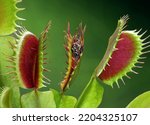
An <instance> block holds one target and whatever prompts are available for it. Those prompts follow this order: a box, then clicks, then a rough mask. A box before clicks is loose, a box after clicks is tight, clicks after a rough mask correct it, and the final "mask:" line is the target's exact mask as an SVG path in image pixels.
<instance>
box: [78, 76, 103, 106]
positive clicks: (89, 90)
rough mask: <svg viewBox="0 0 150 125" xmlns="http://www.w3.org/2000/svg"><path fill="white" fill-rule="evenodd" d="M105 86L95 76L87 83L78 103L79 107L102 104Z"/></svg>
mask: <svg viewBox="0 0 150 125" xmlns="http://www.w3.org/2000/svg"><path fill="white" fill-rule="evenodd" d="M103 93H104V88H103V87H102V86H101V85H100V83H99V82H98V81H97V79H96V78H95V77H93V76H92V77H91V80H90V81H89V83H88V84H87V86H86V88H85V89H84V91H83V92H82V94H81V96H80V97H79V99H78V102H77V104H76V107H77V108H96V107H98V106H99V105H100V103H101V101H102V98H103Z"/></svg>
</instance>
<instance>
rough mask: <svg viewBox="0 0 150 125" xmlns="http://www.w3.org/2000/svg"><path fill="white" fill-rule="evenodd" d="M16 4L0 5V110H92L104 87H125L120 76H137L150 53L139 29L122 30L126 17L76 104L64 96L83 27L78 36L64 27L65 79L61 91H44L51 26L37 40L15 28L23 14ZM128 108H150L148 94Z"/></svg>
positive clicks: (80, 49) (81, 46)
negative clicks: (121, 85) (147, 54)
mask: <svg viewBox="0 0 150 125" xmlns="http://www.w3.org/2000/svg"><path fill="white" fill-rule="evenodd" d="M18 2H21V0H7V1H6V0H0V12H1V15H0V19H1V20H0V35H1V37H0V73H1V76H0V87H1V88H2V89H1V90H0V93H1V95H0V107H2V108H3V107H22V108H25V107H28V108H29V107H41V108H46V107H47V108H96V107H98V106H99V105H100V104H101V102H102V99H103V93H104V87H103V84H107V85H109V86H111V87H113V85H114V84H117V85H118V87H119V84H118V80H120V79H121V80H122V82H123V83H124V84H125V82H124V80H123V77H124V76H126V77H128V78H130V77H129V76H128V73H129V72H133V73H135V74H137V72H136V71H134V69H136V68H142V67H141V64H143V61H140V60H142V59H145V57H144V56H143V55H144V54H146V53H148V52H149V51H148V50H147V48H148V47H150V42H146V41H147V39H148V37H149V36H148V37H146V38H143V35H144V34H145V32H144V33H141V30H139V31H136V30H125V28H126V23H127V21H128V19H129V18H128V15H126V16H123V17H122V18H120V19H119V21H118V25H117V28H116V30H115V31H114V33H113V34H112V36H111V37H110V38H109V42H108V47H107V50H106V53H105V55H104V57H103V59H102V60H101V61H100V63H99V65H98V66H97V67H96V69H95V70H94V72H93V74H92V76H91V78H90V81H89V82H88V83H87V85H86V87H85V88H84V90H83V92H82V93H81V95H80V96H79V97H78V99H77V98H76V97H73V96H70V95H66V94H65V92H66V91H67V89H69V86H70V83H71V81H72V77H73V75H74V72H76V69H77V68H79V67H78V65H79V63H80V60H81V57H82V54H83V53H84V33H85V27H83V26H82V24H80V25H79V28H78V30H77V32H76V33H75V34H74V35H71V31H70V24H69V23H68V28H67V32H66V34H65V38H66V44H65V45H64V48H65V50H66V53H67V57H68V61H67V68H66V73H65V76H64V79H63V80H62V81H61V82H60V89H61V90H60V92H58V91H56V90H54V89H52V88H50V87H48V86H47V84H49V83H50V82H51V81H50V80H49V79H48V78H47V77H46V76H44V74H43V72H44V71H48V69H46V68H45V67H44V65H45V64H46V63H47V62H46V57H45V56H46V52H45V50H46V48H47V45H46V40H47V34H48V30H49V29H50V26H51V23H50V22H49V23H48V25H47V26H46V28H45V29H44V31H43V32H42V33H41V35H40V37H39V38H38V37H37V36H36V35H34V34H33V33H31V32H29V31H28V30H27V29H26V28H24V27H23V26H19V25H17V24H16V21H17V20H23V19H22V18H19V17H18V16H17V13H18V11H20V10H23V9H21V8H17V7H16V4H17V3H18ZM8 8H9V9H8ZM85 42H86V41H85ZM70 89H72V88H70ZM141 102H142V103H141ZM127 107H150V91H148V92H145V93H144V94H142V95H140V96H138V97H137V98H136V99H135V100H133V101H132V102H131V103H130V104H129V105H128V106H127Z"/></svg>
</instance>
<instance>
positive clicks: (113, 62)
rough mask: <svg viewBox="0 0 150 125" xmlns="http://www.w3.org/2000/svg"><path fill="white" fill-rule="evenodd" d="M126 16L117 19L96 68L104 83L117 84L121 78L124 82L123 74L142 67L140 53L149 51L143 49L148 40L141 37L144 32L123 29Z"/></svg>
mask: <svg viewBox="0 0 150 125" xmlns="http://www.w3.org/2000/svg"><path fill="white" fill-rule="evenodd" d="M127 20H128V16H123V17H122V18H121V19H120V20H119V21H118V26H117V28H116V30H115V32H114V33H113V35H112V36H111V37H110V39H109V44H108V47H107V50H106V53H105V55H104V57H103V59H102V61H101V62H100V64H99V65H98V67H97V69H96V75H97V77H99V78H100V79H101V80H102V81H103V82H104V83H106V84H108V85H110V86H113V84H114V82H116V83H117V85H118V86H119V84H118V80H119V79H121V80H122V81H123V83H124V80H123V76H127V77H128V78H130V77H129V76H128V74H127V73H128V72H133V73H135V74H138V73H137V72H136V71H134V68H142V67H141V65H139V64H142V63H143V62H141V61H139V60H140V59H144V58H145V57H143V56H142V55H143V54H145V53H147V52H149V51H144V49H146V48H148V47H149V42H147V43H146V42H145V40H146V39H147V38H148V37H149V36H148V37H147V38H142V36H143V35H144V34H145V32H144V33H143V34H141V33H140V31H136V30H124V28H125V27H126V23H127Z"/></svg>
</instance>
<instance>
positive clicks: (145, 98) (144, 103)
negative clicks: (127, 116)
mask: <svg viewBox="0 0 150 125" xmlns="http://www.w3.org/2000/svg"><path fill="white" fill-rule="evenodd" d="M127 108H150V91H147V92H144V93H142V94H141V95H139V96H137V97H136V98H135V99H134V100H133V101H131V102H130V103H129V105H128V106H127Z"/></svg>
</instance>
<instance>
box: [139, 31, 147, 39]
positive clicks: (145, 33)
mask: <svg viewBox="0 0 150 125" xmlns="http://www.w3.org/2000/svg"><path fill="white" fill-rule="evenodd" d="M146 33H147V30H146V31H145V32H143V33H142V34H141V35H139V36H140V38H141V37H142V36H144V35H145V34H146Z"/></svg>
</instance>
